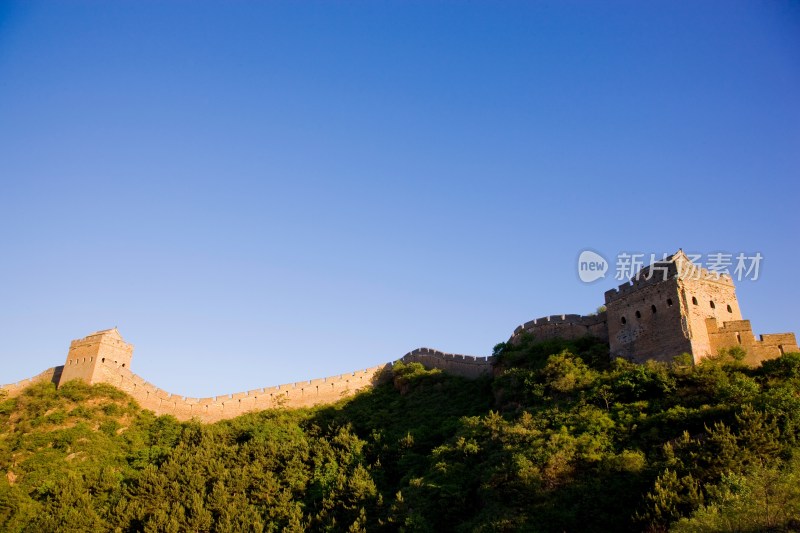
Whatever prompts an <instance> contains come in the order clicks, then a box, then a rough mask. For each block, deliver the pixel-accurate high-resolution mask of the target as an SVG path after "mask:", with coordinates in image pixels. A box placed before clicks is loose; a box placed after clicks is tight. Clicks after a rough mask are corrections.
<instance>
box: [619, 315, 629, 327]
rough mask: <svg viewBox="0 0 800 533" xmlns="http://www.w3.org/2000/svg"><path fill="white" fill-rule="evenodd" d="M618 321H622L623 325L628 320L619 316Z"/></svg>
mask: <svg viewBox="0 0 800 533" xmlns="http://www.w3.org/2000/svg"><path fill="white" fill-rule="evenodd" d="M619 321H620V322H621V323H622V325H623V326H624V325H625V323H626V322H628V321H627V320H625V317H622V318H620V319H619Z"/></svg>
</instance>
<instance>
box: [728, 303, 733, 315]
mask: <svg viewBox="0 0 800 533" xmlns="http://www.w3.org/2000/svg"><path fill="white" fill-rule="evenodd" d="M728 312H729V313H733V309H731V306H730V304H729V305H728Z"/></svg>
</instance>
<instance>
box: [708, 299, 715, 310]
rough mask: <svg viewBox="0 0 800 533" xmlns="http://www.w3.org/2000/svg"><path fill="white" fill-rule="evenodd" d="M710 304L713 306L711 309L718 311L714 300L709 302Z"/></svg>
mask: <svg viewBox="0 0 800 533" xmlns="http://www.w3.org/2000/svg"><path fill="white" fill-rule="evenodd" d="M708 303H709V304H710V305H711V309H716V307H717V306H716V305H714V300H709V301H708Z"/></svg>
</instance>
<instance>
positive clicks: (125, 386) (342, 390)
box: [0, 348, 492, 422]
mask: <svg viewBox="0 0 800 533" xmlns="http://www.w3.org/2000/svg"><path fill="white" fill-rule="evenodd" d="M399 361H403V362H404V363H411V362H417V363H421V364H423V365H424V366H425V367H426V368H438V369H441V370H443V371H444V372H446V373H448V374H453V375H457V376H461V377H466V378H476V377H478V376H481V375H486V374H489V373H491V369H492V358H491V357H475V356H470V355H459V354H450V353H444V352H440V351H438V350H434V349H431V348H417V349H416V350H412V351H411V352H408V353H407V354H405V355H404V356H403V357H402V358H400V359H399ZM393 365H394V363H393V362H392V363H386V364H384V365H379V366H374V367H371V368H366V369H362V370H356V371H355V372H348V373H345V374H339V375H336V376H329V377H324V378H318V379H310V380H307V381H298V382H295V383H287V384H283V385H275V386H272V387H263V388H259V389H253V390H249V391H245V392H236V393H233V394H224V395H220V396H212V397H208V398H192V397H187V396H180V395H176V394H172V393H170V392H167V391H165V390H162V389H160V388H158V387H157V386H155V385H153V384H152V383H149V382H148V381H146V380H145V379H144V378H142V377H141V376H139V375H137V374H135V373H133V372H132V371H131V370H130V368H128V367H127V366H123V365H122V364H121V363H120V364H115V363H114V362H112V361H111V360H107V361H98V363H97V367H96V373H95V382H102V383H108V384H110V385H113V386H115V387H117V388H118V389H120V390H122V391H124V392H126V393H127V394H129V395H130V396H131V397H133V398H134V399H135V400H136V401H137V402H138V403H139V405H140V406H141V407H142V408H144V409H148V410H151V411H153V412H154V413H155V414H157V415H172V416H174V417H175V418H177V419H178V420H190V419H193V418H195V419H197V420H200V421H201V422H217V421H219V420H225V419H228V418H233V417H236V416H239V415H241V414H244V413H248V412H252V411H261V410H265V409H276V408H300V407H311V406H314V405H320V404H326V403H334V402H337V401H339V400H341V399H343V398H348V397H350V396H353V395H355V394H356V393H358V392H360V391H363V390H367V389H370V388H373V387H375V386H376V385H378V384H380V383H382V382H383V381H384V380H386V379H388V378H389V376H390V372H391V368H392V366H393ZM62 368H63V367H54V368H50V369H47V370H45V371H44V372H42V373H41V374H39V375H37V376H35V377H33V378H30V379H26V380H22V381H20V382H18V383H13V384H10V385H4V386H2V387H0V390H7V391H8V393H9V395H10V396H13V395H17V394H19V393H20V392H22V391H23V390H24V389H26V388H27V387H30V386H31V385H33V384H34V383H39V382H41V381H51V382H53V383H57V384H58V383H59V380H60V377H61V369H62Z"/></svg>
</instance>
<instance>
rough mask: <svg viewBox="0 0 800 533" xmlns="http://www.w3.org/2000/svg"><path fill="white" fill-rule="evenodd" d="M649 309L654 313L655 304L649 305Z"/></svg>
mask: <svg viewBox="0 0 800 533" xmlns="http://www.w3.org/2000/svg"><path fill="white" fill-rule="evenodd" d="M650 310H651V311H652V312H653V314H656V306H655V305H651V306H650Z"/></svg>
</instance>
